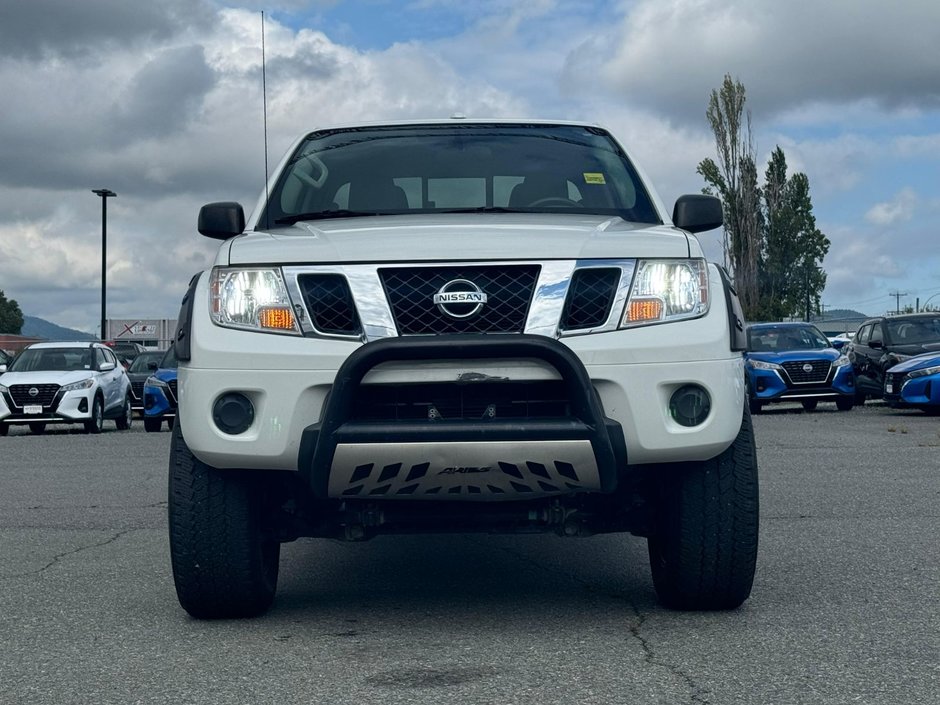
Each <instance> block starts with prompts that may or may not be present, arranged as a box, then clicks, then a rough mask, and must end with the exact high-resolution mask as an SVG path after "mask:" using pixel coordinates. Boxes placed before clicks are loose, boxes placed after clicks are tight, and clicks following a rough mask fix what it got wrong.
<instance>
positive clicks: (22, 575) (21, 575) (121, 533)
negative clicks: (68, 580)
mask: <svg viewBox="0 0 940 705" xmlns="http://www.w3.org/2000/svg"><path fill="white" fill-rule="evenodd" d="M132 531H141V529H125V530H124V531H119V532H117V533H116V534H114V536H111V537H110V538H108V539H105V540H104V541H99V542H98V543H93V544H89V545H88V546H79V547H78V548H73V549H72V550H70V551H63V552H62V553H58V554H56V555H54V556H53V557H52V560H51V561H49V562H48V563H46V565H44V566H43V567H42V568H39V569H38V570H30V571H28V572H26V573H17V574H15V575H3V576H0V581H2V580H13V579H14V578H27V577H29V576H31V575H39V574H40V573H44V572H45V571H47V570H49V569H50V568H51V567H52V566H54V565H55V564H56V563H58V562H59V561H60V560H62V559H63V558H65V557H66V556H71V555H74V554H76V553H81V552H82V551H87V550H89V549H92V548H99V547H101V546H107V545H108V544H109V543H114V542H115V541H117V540H118V539H119V538H121V537H122V536H124V535H126V534H129V533H131V532H132Z"/></svg>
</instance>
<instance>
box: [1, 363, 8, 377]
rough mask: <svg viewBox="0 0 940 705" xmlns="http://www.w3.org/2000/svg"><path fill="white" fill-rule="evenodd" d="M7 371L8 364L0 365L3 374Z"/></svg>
mask: <svg viewBox="0 0 940 705" xmlns="http://www.w3.org/2000/svg"><path fill="white" fill-rule="evenodd" d="M6 371H7V366H6V365H0V375H2V374H3V373H4V372H6Z"/></svg>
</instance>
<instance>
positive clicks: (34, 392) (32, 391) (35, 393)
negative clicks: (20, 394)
mask: <svg viewBox="0 0 940 705" xmlns="http://www.w3.org/2000/svg"><path fill="white" fill-rule="evenodd" d="M38 395H39V390H38V389H36V388H35V387H30V388H29V396H31V397H35V396H38Z"/></svg>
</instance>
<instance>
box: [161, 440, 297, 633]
mask: <svg viewBox="0 0 940 705" xmlns="http://www.w3.org/2000/svg"><path fill="white" fill-rule="evenodd" d="M258 489H260V488H258V487H257V483H256V482H255V481H254V480H253V478H252V477H251V474H250V473H248V472H239V471H232V470H225V471H221V470H216V469H215V468H212V467H210V466H208V465H206V464H205V463H202V462H200V461H199V460H198V459H197V458H196V457H195V456H194V455H193V454H192V452H191V451H190V450H189V448H188V447H187V445H186V442H185V440H184V439H183V436H182V433H181V432H180V427H179V424H177V425H176V426H175V427H174V430H173V435H172V437H171V442H170V473H169V495H168V516H169V526H170V558H171V563H172V565H173V577H174V580H175V582H176V592H177V597H178V598H179V602H180V604H181V605H182V607H183V609H185V610H186V611H187V612H188V613H189V614H190V615H192V616H193V617H196V618H198V619H220V618H229V617H253V616H256V615H259V614H261V613H263V612H265V611H266V610H267V609H268V608H269V607H270V606H271V604H272V602H273V601H274V595H275V592H276V590H277V572H278V557H279V555H280V544H279V543H278V542H277V540H276V539H268V538H265V534H264V532H263V529H262V519H263V516H262V511H261V509H262V507H261V504H260V501H261V496H262V493H260V492H258Z"/></svg>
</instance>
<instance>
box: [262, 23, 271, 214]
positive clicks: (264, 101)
mask: <svg viewBox="0 0 940 705" xmlns="http://www.w3.org/2000/svg"><path fill="white" fill-rule="evenodd" d="M261 109H262V111H263V113H264V220H265V224H266V227H267V229H268V230H270V229H271V209H270V207H269V206H268V199H269V198H270V195H271V194H270V193H268V84H267V78H266V76H265V61H264V10H262V11H261Z"/></svg>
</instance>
